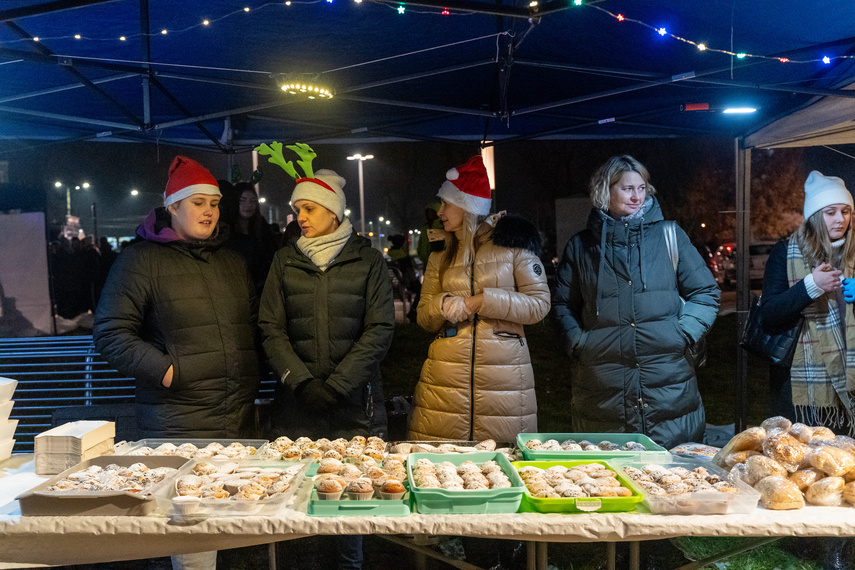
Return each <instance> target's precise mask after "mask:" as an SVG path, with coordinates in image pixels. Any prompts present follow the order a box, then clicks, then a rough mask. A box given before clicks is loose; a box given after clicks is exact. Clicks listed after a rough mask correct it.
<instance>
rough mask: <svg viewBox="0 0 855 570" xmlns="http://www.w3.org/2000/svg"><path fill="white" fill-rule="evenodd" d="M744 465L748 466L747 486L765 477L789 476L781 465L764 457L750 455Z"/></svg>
mask: <svg viewBox="0 0 855 570" xmlns="http://www.w3.org/2000/svg"><path fill="white" fill-rule="evenodd" d="M745 464H746V465H747V466H748V477H747V479H746V483H748V484H749V485H753V484H755V483H757V482H758V481H760V480H761V479H764V478H765V477H769V476H776V477H782V478H786V477H787V476H788V475H789V473H788V472H787V470H786V469H785V468H784V466H783V465H781V464H780V463H778V462H777V461H775V460H774V459H772V458H771V457H766V456H765V455H752V456H751V457H749V458H748V461H746V462H745Z"/></svg>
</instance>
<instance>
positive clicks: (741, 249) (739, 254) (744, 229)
mask: <svg viewBox="0 0 855 570" xmlns="http://www.w3.org/2000/svg"><path fill="white" fill-rule="evenodd" d="M743 142H744V141H743V139H742V138H741V137H740V138H736V139H734V151H735V157H734V158H735V161H736V168H735V170H736V323H737V325H736V326H737V329H736V330H737V343H738V338H739V335H740V334H741V332H742V328H743V325H744V324H745V317H746V315H747V314H748V303H749V295H750V293H751V283H750V279H749V276H748V260H749V257H748V244H749V241H750V239H751V149H750V148H745V147H744V146H743ZM735 380H736V385H735V388H736V390H735V391H734V395H735V400H736V401H735V404H736V405H735V406H734V410H735V418H734V420H735V423H734V429H735V430H736V431H735V432H734V433H739V432H741V431H742V430H744V429H745V428H746V427H747V425H746V424H747V420H748V353H747V352H746V351H745V350H743V349H742V348H740V347H739V345H738V344H737V347H736V379H735Z"/></svg>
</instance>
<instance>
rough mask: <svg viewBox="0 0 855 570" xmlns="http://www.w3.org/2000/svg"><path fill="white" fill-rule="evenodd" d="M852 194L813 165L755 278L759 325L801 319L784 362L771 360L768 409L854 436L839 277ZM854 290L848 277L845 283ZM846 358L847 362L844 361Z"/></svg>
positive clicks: (852, 381) (846, 313) (847, 330)
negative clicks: (786, 228) (797, 204)
mask: <svg viewBox="0 0 855 570" xmlns="http://www.w3.org/2000/svg"><path fill="white" fill-rule="evenodd" d="M852 209H853V203H852V194H850V193H849V190H847V189H846V186H845V184H844V183H843V180H841V179H840V178H836V177H834V176H824V175H822V174H821V173H819V172H817V171H813V172H811V173H810V175H809V176H808V178H807V180H806V181H805V204H804V215H805V219H804V222H803V223H802V225H801V226H799V228H798V229H797V230H796V231H795V233H793V235H791V236H790V237H789V238H786V239H783V240H781V241H779V242H778V243H777V244H775V246H774V247H773V248H772V251H771V252H770V253H769V259H768V261H767V262H766V270H765V274H764V276H763V295H762V299H763V303H762V305H761V315H762V317H763V322H764V324H765V325H767V326H770V327H775V328H779V327H781V328H784V327H785V328H792V327H793V326H795V324H796V323H797V321H798V319H799V317H800V316H802V315H804V317H805V321H804V325H803V326H802V329H801V334H800V337H799V343H798V346H797V348H796V352H795V355H794V356H793V363H792V366H791V367H789V368H784V367H781V366H774V365H773V366H771V368H770V371H769V381H770V388H771V411H772V415H779V416H784V417H786V418H788V419H791V420H792V421H794V422H796V421H798V422H802V423H805V424H807V425H810V426H818V425H821V426H825V427H828V428H831V429H832V430H834V431H836V432H838V433H841V434H847V435H850V436H852V435H855V432H853V430H855V402H853V400H852V393H853V391H855V367H853V366H851V363H852V362H855V318H853V313H852V309H851V307H847V305H846V303H845V301H844V287H843V284H842V283H841V276H843V277H845V278H852V277H853V275H855V239H853V237H852V231H851V227H852V225H851V219H852ZM847 284H849V287H850V289H852V290H853V293H855V282H848V283H847ZM847 363H850V365H848V366H847Z"/></svg>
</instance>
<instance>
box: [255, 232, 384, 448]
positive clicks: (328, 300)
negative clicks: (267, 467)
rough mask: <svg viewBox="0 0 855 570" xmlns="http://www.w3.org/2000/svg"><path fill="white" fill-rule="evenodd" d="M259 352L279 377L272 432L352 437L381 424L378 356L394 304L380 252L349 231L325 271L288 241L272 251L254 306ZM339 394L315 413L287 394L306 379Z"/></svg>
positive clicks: (376, 430) (376, 429)
mask: <svg viewBox="0 0 855 570" xmlns="http://www.w3.org/2000/svg"><path fill="white" fill-rule="evenodd" d="M259 325H260V327H261V330H262V335H263V338H264V352H265V353H266V354H267V357H268V359H269V362H270V365H271V367H272V368H273V370H274V372H275V373H276V375H277V376H278V377H279V378H280V382H279V383H278V384H277V387H276V395H275V400H274V412H273V413H274V417H273V434H272V437H276V436H280V435H288V436H289V437H292V438H293V437H298V436H303V435H305V436H308V437H312V438H318V437H328V438H334V437H352V436H353V435H370V434H373V433H376V434H383V432H385V429H386V419H385V408H384V402H383V386H382V382H381V378H380V362H381V361H382V360H383V357H384V356H385V355H386V351H387V350H388V349H389V345H390V344H391V343H392V334H393V332H394V329H395V307H394V304H393V302H392V283H391V281H390V279H389V270H388V268H387V267H386V262H385V260H384V259H383V256H382V254H381V253H380V252H379V251H377V250H376V249H373V248H372V247H371V245H370V243H369V242H368V240H367V239H365V238H363V237H359V236H358V235H357V234H356V232H354V233H353V235H351V237H350V239H348V241H347V243H345V245H344V248H343V249H342V250H341V252H340V253H339V254H338V256H337V257H336V258H335V260H334V261H333V262H332V263H331V264H330V266H329V267H328V268H327V270H326V271H321V270H320V269H319V268H318V267H317V266H316V265H315V264H314V263H312V262H311V260H310V259H309V258H308V257H306V256H305V255H304V254H303V253H302V252H301V251H300V250H299V249H298V248H297V247H296V245H295V243H294V242H291V243H288V244H287V245H285V247H283V248H282V249H280V250H279V251H278V252H277V253H276V256H275V257H274V259H273V266H272V267H271V268H270V273H269V275H268V277H267V283H266V284H265V286H264V293H263V294H262V296H261V307H260V309H259ZM313 378H315V379H319V380H324V381H326V383H327V385H328V386H329V387H331V388H332V389H333V390H335V392H336V393H337V394H338V396H339V402H338V404H337V405H336V406H335V407H334V409H332V410H331V411H330V412H329V413H327V414H321V415H318V414H314V413H312V412H310V411H309V410H307V409H306V408H305V406H304V405H302V403H301V402H299V401H298V400H297V399H296V398H295V396H294V392H293V391H294V389H295V388H297V387H298V386H300V385H301V384H303V383H304V382H306V381H307V380H310V379H313Z"/></svg>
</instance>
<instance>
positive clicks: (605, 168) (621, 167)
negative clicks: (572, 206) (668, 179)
mask: <svg viewBox="0 0 855 570" xmlns="http://www.w3.org/2000/svg"><path fill="white" fill-rule="evenodd" d="M627 172H635V173H637V174H638V175H639V176H641V179H642V180H644V185H645V186H646V187H647V195H648V196H653V195H655V194H656V188H654V187H653V185H652V184H651V183H650V174H649V173H648V172H647V169H646V168H644V165H643V164H641V163H640V162H638V161H637V160H635V159H634V158H633V157H631V156H629V155H628V154H623V155H621V156H613V157H611V158H610V159H608V160H607V161H606V162H605V163H603V164H602V165H601V166H600V167H599V168H598V169H597V170H596V172H594V175H593V176H591V182H590V183H589V185H588V189H589V190H590V192H591V202H592V203H593V204H594V206H595V207H597V208H599V209H601V210H603V211H604V212H607V211H608V210H609V197H610V190H611V187H612V185H613V184H615V183H616V182H618V181H619V180H620V178H621V176H623V175H624V174H626V173H627Z"/></svg>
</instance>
